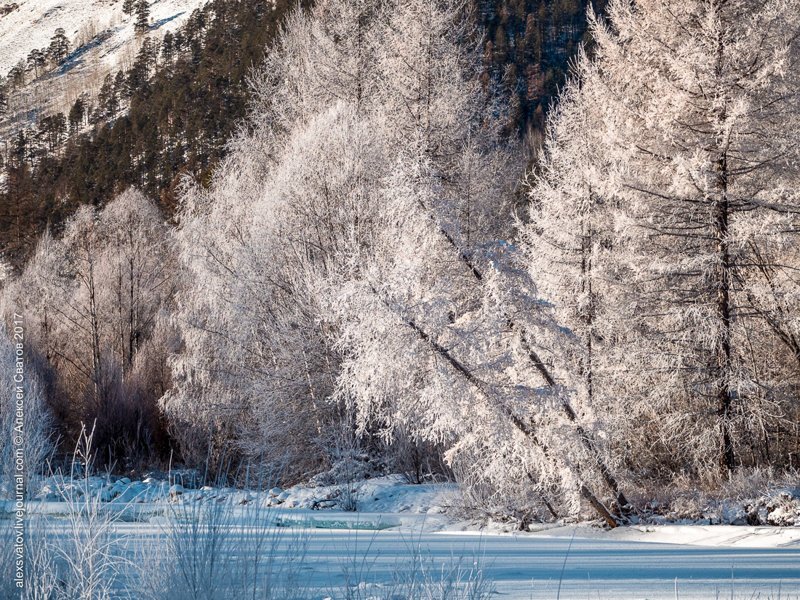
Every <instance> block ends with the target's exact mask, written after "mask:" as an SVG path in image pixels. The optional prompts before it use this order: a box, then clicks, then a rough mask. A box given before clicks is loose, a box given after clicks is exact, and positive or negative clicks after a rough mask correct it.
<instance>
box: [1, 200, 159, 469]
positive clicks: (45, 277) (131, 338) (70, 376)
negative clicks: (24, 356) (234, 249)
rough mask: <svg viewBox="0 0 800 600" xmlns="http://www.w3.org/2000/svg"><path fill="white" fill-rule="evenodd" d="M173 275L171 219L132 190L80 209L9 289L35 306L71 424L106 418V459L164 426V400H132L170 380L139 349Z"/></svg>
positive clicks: (32, 333) (46, 239)
mask: <svg viewBox="0 0 800 600" xmlns="http://www.w3.org/2000/svg"><path fill="white" fill-rule="evenodd" d="M173 279H174V264H173V261H172V259H171V248H170V245H169V232H168V230H167V227H166V225H165V224H164V222H163V218H162V217H161V216H160V214H159V212H158V209H157V208H156V207H155V205H153V203H152V202H150V201H149V200H147V199H146V198H145V197H144V196H143V195H142V194H141V193H139V192H136V191H128V192H125V193H124V194H122V195H121V196H120V197H119V198H117V199H116V200H114V201H112V202H111V203H109V204H108V205H107V206H106V207H105V208H104V209H103V210H102V211H97V210H96V209H94V208H93V207H83V208H82V209H80V210H79V211H78V212H77V213H76V214H75V215H74V216H73V217H72V219H70V221H69V222H68V223H67V225H66V227H65V229H64V232H63V233H62V235H61V236H60V237H58V238H55V239H54V238H53V237H51V236H50V235H49V234H46V235H45V236H43V238H42V240H41V241H40V243H39V245H38V247H37V250H36V252H35V254H34V256H33V258H32V259H31V261H30V262H29V264H28V265H27V266H26V268H25V270H24V272H23V273H22V275H21V276H20V277H19V278H18V279H15V280H13V281H11V282H10V283H9V285H8V286H7V287H6V289H5V290H4V297H5V302H6V303H7V304H8V305H10V306H14V307H17V310H18V311H19V312H20V313H21V314H25V315H27V318H28V323H27V329H28V335H29V338H30V341H31V343H32V347H34V348H35V349H36V351H37V352H38V353H39V354H41V355H42V356H43V357H44V359H45V360H46V361H47V362H48V364H49V365H50V366H51V367H52V368H53V369H54V370H55V372H56V374H57V385H58V389H59V391H60V392H61V393H60V394H59V396H63V397H65V400H64V401H62V402H60V403H59V405H58V410H59V412H61V413H62V414H63V415H64V416H65V419H66V421H67V422H66V426H67V428H68V429H73V428H79V427H80V423H81V422H84V423H86V422H93V421H94V420H95V419H97V425H96V430H95V433H96V437H97V440H98V443H99V444H100V445H101V446H103V451H104V453H105V454H106V456H104V458H106V457H107V456H108V455H109V454H111V455H114V454H115V453H119V455H120V456H123V455H126V454H130V452H132V450H133V449H132V448H131V447H127V446H125V444H133V445H134V447H135V446H136V444H135V443H134V442H133V440H132V439H131V436H133V437H136V436H139V435H145V434H146V433H147V432H150V433H152V431H153V430H154V429H158V427H160V426H159V425H158V415H156V414H155V412H154V408H155V404H154V401H155V399H154V398H151V406H139V405H137V403H136V402H135V401H133V400H132V399H133V398H134V397H141V395H142V389H147V388H149V387H151V384H152V385H160V386H161V388H162V389H161V390H160V391H159V394H160V393H163V391H164V389H163V388H164V387H166V385H168V383H165V382H163V381H159V382H150V381H145V380H143V379H142V377H141V374H142V372H143V371H142V369H143V367H142V366H137V355H138V354H139V353H140V351H141V350H142V349H143V348H144V347H146V346H147V343H148V340H150V339H151V338H152V337H153V336H154V333H155V332H156V328H157V327H156V325H157V323H158V322H159V321H160V320H163V319H162V317H163V314H162V313H163V311H164V309H165V308H166V306H167V305H168V304H169V303H170V302H171V297H172V292H173V286H174V281H173ZM151 352H152V349H151ZM134 375H137V376H134ZM138 441H141V440H138ZM106 445H108V448H106Z"/></svg>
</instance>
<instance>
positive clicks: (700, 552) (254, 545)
mask: <svg viewBox="0 0 800 600" xmlns="http://www.w3.org/2000/svg"><path fill="white" fill-rule="evenodd" d="M289 514H291V515H292V517H293V518H294V519H296V520H293V521H292V526H284V527H278V528H275V527H272V526H270V527H269V528H268V529H264V528H263V527H261V526H256V527H251V526H245V525H242V524H241V522H240V521H237V520H234V521H233V522H231V523H227V524H226V528H225V531H224V532H222V533H220V534H218V535H219V536H220V541H219V543H218V544H217V546H216V548H217V550H216V551H217V552H219V553H220V554H223V555H225V558H224V560H225V561H228V560H230V561H232V562H236V561H241V562H246V561H247V560H248V556H249V555H252V554H254V553H264V552H271V553H272V554H274V555H275V556H276V557H278V560H281V557H284V556H286V555H287V554H288V555H289V556H290V559H289V560H290V562H292V563H293V568H296V570H297V575H298V582H300V583H301V584H302V585H303V586H304V587H305V588H306V589H307V591H308V592H309V594H308V596H309V597H311V598H326V597H332V598H339V597H347V596H346V594H344V593H343V592H342V590H344V589H347V588H348V586H349V587H350V588H357V589H360V592H359V593H358V594H351V596H350V597H354V598H370V597H375V598H381V597H384V594H381V593H380V591H381V590H388V589H390V588H391V586H392V582H396V581H397V579H398V577H400V578H402V577H404V575H403V574H404V573H408V572H409V571H410V570H412V569H413V568H415V567H413V564H414V560H417V561H418V562H422V563H425V564H426V565H427V567H426V568H427V569H428V571H429V572H430V573H434V575H435V574H436V573H440V572H442V571H443V570H448V569H454V572H455V571H457V572H458V573H459V575H457V576H456V578H457V579H458V578H460V579H462V580H464V579H466V578H468V577H471V575H468V573H469V572H470V571H473V572H477V571H478V570H479V571H480V572H481V573H482V575H483V577H484V578H485V579H486V580H488V581H490V582H492V585H493V586H494V588H495V590H496V594H495V595H494V596H493V597H497V598H515V599H516V598H518V599H538V598H547V599H555V598H561V599H580V600H585V599H587V598H588V599H597V598H605V599H610V600H623V599H637V600H639V599H662V598H670V599H674V598H676V597H677V598H709V599H716V598H722V599H729V598H734V599H748V600H752V599H756V598H760V599H762V600H765V599H773V600H778V599H781V600H786V599H800V546H798V545H797V544H796V543H795V542H792V543H790V544H789V545H788V547H785V548H739V547H706V546H698V545H679V544H664V543H651V542H641V541H628V540H615V539H603V538H602V535H601V536H600V537H593V538H583V537H579V536H580V533H579V534H578V535H576V536H575V537H558V536H554V535H552V534H548V535H536V534H533V535H531V534H524V535H510V534H480V533H469V532H447V531H431V529H437V528H438V524H435V523H433V525H434V526H433V527H431V526H430V525H431V523H423V522H422V521H417V522H414V520H413V519H411V520H410V521H409V520H408V519H409V517H408V515H396V516H395V520H394V521H393V520H392V516H391V515H390V516H389V517H388V518H387V517H384V518H383V519H382V522H384V523H385V524H386V525H388V524H392V523H393V524H394V526H393V527H391V528H388V529H383V530H369V529H348V528H346V527H347V525H348V523H350V524H352V523H353V522H354V521H353V520H354V518H355V517H354V516H353V514H352V513H327V512H326V513H324V514H321V513H320V512H317V511H314V512H313V513H312V512H308V513H307V514H308V518H313V517H316V518H317V519H320V520H319V521H318V522H317V523H316V524H312V523H309V522H308V521H307V520H304V516H303V515H304V513H303V512H301V511H297V512H295V511H286V512H283V511H281V512H280V513H276V512H273V513H271V514H270V517H269V519H270V521H272V522H274V521H275V519H276V518H278V517H280V518H281V519H283V521H282V522H283V523H284V525H285V524H286V521H285V516H286V515H289ZM398 523H399V524H398ZM375 524H376V521H375V520H374V518H373V520H372V521H370V520H369V519H367V520H366V521H360V527H367V528H369V527H370V525H375ZM50 531H51V535H52V536H54V537H56V538H58V537H61V536H66V526H65V525H64V524H62V523H60V519H58V518H55V519H54V520H53V521H51V525H50ZM114 531H115V536H119V539H123V540H125V544H126V546H127V547H128V548H135V549H136V550H135V551H134V550H130V551H129V553H130V557H131V558H133V559H134V561H136V560H140V559H139V558H137V557H138V556H140V555H141V553H142V548H148V547H150V548H155V547H157V546H160V545H163V544H164V543H165V542H164V539H165V537H166V535H167V534H166V533H165V531H164V529H163V528H162V527H161V526H159V525H158V520H157V519H156V520H154V522H147V521H145V522H127V523H117V524H116V525H115V526H114ZM579 531H580V530H579ZM204 535H205V534H202V533H201V534H200V538H202V537H203V536H204ZM264 538H269V539H270V540H271V541H274V542H275V547H274V548H273V549H271V550H268V549H267V548H268V547H270V543H269V542H267V543H264ZM198 539H199V538H198ZM259 540H261V545H259ZM298 541H301V542H302V547H303V548H302V551H301V552H298V551H297V547H296V546H297V543H298ZM191 544H192V545H194V546H198V545H199V546H204V544H203V543H202V542H198V540H197V539H195V540H191ZM290 546H292V547H293V549H292V550H291V551H288V550H287V549H288V548H289V547H290ZM145 554H147V555H149V556H155V555H157V552H154V551H153V552H151V551H146V552H145ZM412 557H415V559H412ZM454 565H457V567H455V568H454ZM473 576H474V575H473ZM220 577H223V578H224V576H222V575H221V576H220ZM221 581H222V580H221V579H218V580H217V581H216V582H215V583H216V584H220V585H221V583H220V582H221ZM559 582H560V583H559Z"/></svg>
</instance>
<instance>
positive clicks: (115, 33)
mask: <svg viewBox="0 0 800 600" xmlns="http://www.w3.org/2000/svg"><path fill="white" fill-rule="evenodd" d="M205 3H206V0H152V2H151V4H150V17H151V20H152V22H153V29H158V30H159V31H162V32H163V31H168V30H174V29H176V28H177V27H179V26H180V25H182V24H183V23H184V22H185V21H186V19H187V18H188V17H189V15H190V14H191V13H192V11H193V10H194V9H196V8H199V7H200V6H202V5H203V4H205ZM14 5H17V8H12V7H13V6H14ZM5 6H6V7H7V8H6V9H5V10H7V11H9V12H7V13H6V14H4V15H2V16H0V73H2V74H5V73H8V71H9V70H10V69H11V68H12V67H13V66H14V65H15V64H17V63H18V62H19V61H20V60H26V59H27V56H28V54H29V53H30V51H31V50H33V49H34V48H42V47H46V46H47V45H48V44H49V43H50V38H51V37H52V36H53V33H54V32H55V30H56V29H58V28H59V27H61V28H63V29H64V31H65V33H66V35H67V38H69V40H70V43H71V44H72V48H73V49H75V48H77V47H79V46H80V45H81V43H80V42H89V41H90V38H92V37H94V35H91V34H92V33H94V34H98V33H101V32H108V33H109V35H108V37H107V38H106V39H104V40H103V41H102V43H101V44H98V45H97V46H96V47H95V48H93V52H94V55H95V56H96V57H98V58H100V59H101V60H102V61H103V62H104V63H106V64H107V65H108V66H109V67H110V68H112V67H114V66H116V62H115V61H117V60H118V59H119V58H120V56H121V52H122V51H124V49H125V48H126V46H128V45H129V44H131V43H132V42H133V40H134V37H135V36H134V30H133V23H134V17H133V16H129V15H126V14H124V13H123V12H122V0H14V2H6V3H5ZM2 8H3V7H2V6H0V9H2ZM2 12H5V11H4V10H0V14H2ZM86 62H87V63H91V62H94V61H93V60H87V61H86Z"/></svg>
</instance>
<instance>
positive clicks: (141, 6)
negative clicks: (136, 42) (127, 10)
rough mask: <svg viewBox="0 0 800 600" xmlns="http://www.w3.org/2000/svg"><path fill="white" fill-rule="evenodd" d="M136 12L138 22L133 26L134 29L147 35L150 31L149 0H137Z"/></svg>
mask: <svg viewBox="0 0 800 600" xmlns="http://www.w3.org/2000/svg"><path fill="white" fill-rule="evenodd" d="M134 11H135V14H136V21H135V22H134V24H133V28H134V29H135V30H136V33H140V34H141V33H145V32H146V31H147V30H148V29H150V2H149V0H136V4H135V6H134Z"/></svg>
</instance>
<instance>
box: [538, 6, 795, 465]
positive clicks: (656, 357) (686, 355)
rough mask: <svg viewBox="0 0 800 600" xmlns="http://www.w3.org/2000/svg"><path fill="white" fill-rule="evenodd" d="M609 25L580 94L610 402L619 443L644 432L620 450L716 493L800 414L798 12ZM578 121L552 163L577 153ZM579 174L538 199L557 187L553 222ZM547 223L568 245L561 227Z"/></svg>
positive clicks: (597, 31)
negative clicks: (611, 348)
mask: <svg viewBox="0 0 800 600" xmlns="http://www.w3.org/2000/svg"><path fill="white" fill-rule="evenodd" d="M607 14H608V18H609V22H608V24H606V23H605V22H603V21H601V20H599V19H597V18H593V19H592V31H593V37H594V39H595V40H596V47H595V48H594V55H595V57H594V59H593V64H591V65H589V64H588V63H587V61H586V60H585V59H584V60H583V65H582V66H581V67H579V69H578V71H579V76H580V78H581V79H580V83H579V85H580V87H581V90H580V92H577V91H575V89H574V88H573V89H572V91H571V92H569V93H570V94H572V95H573V96H576V97H578V96H579V98H578V100H577V104H578V105H579V109H580V110H584V111H586V110H592V111H594V112H593V113H592V114H593V117H592V119H593V120H592V127H593V128H594V129H596V131H593V132H591V134H587V138H586V139H590V140H592V142H591V145H590V151H589V152H588V153H587V154H585V155H584V156H583V157H581V158H580V159H579V160H578V166H579V168H580V170H581V171H582V172H583V173H587V174H589V177H588V179H587V183H588V184H589V186H591V189H592V190H593V191H594V190H597V191H596V193H597V194H598V197H599V198H602V199H603V201H604V202H605V203H611V205H612V206H613V207H614V209H615V217H614V223H613V239H614V260H615V261H616V262H617V263H618V265H617V275H616V281H614V282H613V283H614V285H612V286H610V287H609V289H610V290H615V292H614V293H613V299H611V300H609V302H608V304H609V305H611V306H613V310H614V311H616V312H618V313H619V315H618V316H617V321H616V325H617V327H616V331H615V335H616V337H615V344H616V345H617V346H618V352H619V354H618V355H619V356H620V357H621V361H622V362H621V367H620V369H618V373H617V375H616V376H614V377H613V378H612V382H611V385H612V389H610V390H609V394H610V395H611V396H612V397H616V398H617V402H618V405H617V413H618V414H619V415H620V417H621V419H620V422H627V424H628V425H627V429H626V432H625V433H626V434H630V433H632V432H634V430H635V429H636V428H637V425H636V423H637V422H638V423H642V422H647V423H648V426H647V427H645V428H639V431H640V433H641V434H642V435H640V436H638V437H637V436H635V435H632V436H628V435H622V436H620V437H621V438H622V439H626V440H628V448H627V449H625V448H620V452H624V453H625V454H626V455H627V456H626V458H627V460H628V462H629V463H630V464H632V465H634V466H636V467H637V468H639V469H643V471H642V472H643V473H649V476H654V475H655V474H656V473H658V472H659V470H663V469H666V470H668V471H671V472H674V471H678V470H680V471H683V470H685V471H688V472H690V473H694V474H698V475H700V476H703V477H710V478H714V477H715V476H716V474H718V473H722V474H725V475H726V474H728V473H729V472H730V471H732V470H733V469H735V468H736V467H737V466H738V465H741V464H759V463H760V462H762V461H763V457H764V452H765V450H764V448H763V446H764V445H767V446H769V445H770V441H771V440H770V437H771V436H772V435H773V434H772V433H771V432H773V431H775V428H777V429H778V430H780V429H781V422H786V420H791V418H792V416H791V415H792V414H793V412H792V411H793V410H795V409H792V405H793V402H794V400H793V397H794V392H792V391H791V390H792V388H793V387H794V385H795V384H794V382H796V381H797V375H798V372H797V369H796V363H795V362H794V361H793V360H791V359H790V360H787V357H792V356H794V351H793V349H792V348H793V344H794V342H793V339H794V335H795V334H794V324H793V322H792V319H791V318H787V316H788V314H789V313H790V312H791V309H789V306H794V305H795V304H794V303H795V302H796V298H797V294H798V288H797V285H796V283H795V281H796V277H795V276H794V271H795V269H796V268H797V263H796V261H795V256H796V252H797V239H796V234H795V231H796V229H797V227H796V226H797V218H798V212H797V210H798V204H797V195H796V192H795V191H794V190H795V188H796V185H797V179H798V155H797V148H798V146H797V137H798V117H797V114H796V110H795V109H794V107H795V106H796V103H797V100H798V78H797V69H796V65H797V57H798V53H797V52H798V46H797V43H798V42H797V40H798V32H800V19H799V18H798V14H800V13H798V5H797V3H796V2H794V1H792V0H775V1H767V2H761V3H757V4H754V3H752V2H746V1H737V0H719V1H714V0H694V1H689V2H672V1H660V0H659V1H649V0H642V1H639V2H628V1H623V0H619V1H615V2H611V4H610V5H609V8H608V11H607ZM571 102H572V101H571ZM572 103H573V104H574V102H572ZM573 109H574V107H573ZM572 112H574V110H572V109H571V110H569V111H567V112H563V111H562V113H560V114H559V115H558V116H557V117H556V121H555V125H554V126H553V127H552V128H551V130H552V131H553V133H554V140H553V141H552V143H551V145H552V146H555V147H556V148H558V147H559V146H561V148H560V149H557V150H553V151H551V152H550V156H553V155H554V153H555V152H561V151H565V152H569V151H570V150H569V148H573V149H574V147H575V145H574V143H573V141H572V138H574V137H575V134H574V132H573V133H570V132H569V131H568V128H569V125H568V120H569V119H570V118H572V117H571V113H572ZM547 166H548V168H550V167H551V166H552V165H550V164H548V165H547ZM574 166H575V165H572V166H570V165H569V164H565V165H562V166H555V171H554V172H552V173H550V174H549V175H547V176H546V180H547V181H546V182H545V183H542V184H541V185H540V186H539V190H540V191H546V187H547V184H548V183H551V184H553V185H552V186H550V187H553V188H554V189H555V192H556V194H555V196H550V197H548V194H546V193H543V194H541V195H540V198H541V201H542V202H543V203H547V204H550V207H549V208H548V209H547V210H549V211H551V212H554V211H558V210H559V209H558V208H557V207H554V206H552V203H553V202H557V201H558V200H557V198H558V197H559V196H562V197H563V195H565V194H567V195H569V194H571V190H570V186H571V185H572V184H573V182H574V180H575V177H574V172H571V171H572V169H573V168H574ZM560 176H563V180H562V181H559V177H560ZM587 189H588V188H587ZM533 218H534V219H535V218H536V215H534V216H533ZM541 225H542V227H543V228H544V229H545V230H546V231H545V235H544V237H545V239H546V238H549V239H557V238H559V237H561V236H562V233H559V232H556V231H555V229H556V228H558V227H560V226H562V227H563V222H562V223H561V224H559V220H558V219H546V220H544V221H542V222H541ZM578 225H581V222H578ZM605 227H607V228H608V233H612V232H611V231H610V230H611V229H612V224H610V223H609V224H607V225H605ZM574 231H575V235H577V234H578V232H577V230H574ZM573 256H574V255H573ZM532 260H536V258H535V257H534V258H532ZM612 279H613V278H612ZM645 432H647V433H645ZM754 441H755V442H754ZM709 465H719V468H713V467H712V468H710V467H709Z"/></svg>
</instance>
